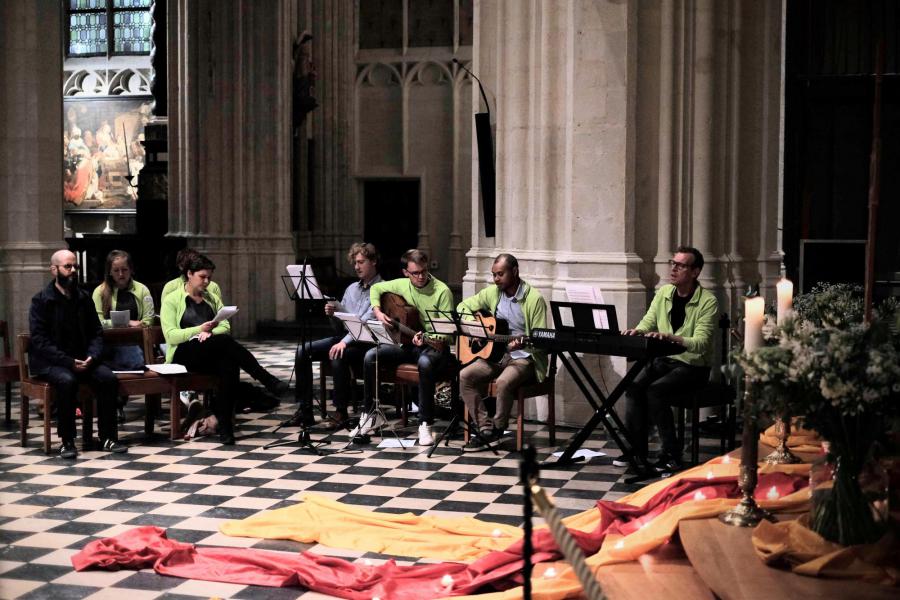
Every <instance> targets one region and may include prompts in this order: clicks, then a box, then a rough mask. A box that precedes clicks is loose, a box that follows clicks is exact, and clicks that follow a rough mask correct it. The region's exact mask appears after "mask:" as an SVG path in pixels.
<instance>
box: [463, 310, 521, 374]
mask: <svg viewBox="0 0 900 600" xmlns="http://www.w3.org/2000/svg"><path fill="white" fill-rule="evenodd" d="M477 318H478V319H480V320H481V322H482V323H483V324H484V329H485V330H486V331H487V333H488V337H486V338H476V337H469V336H465V335H464V336H461V337H460V339H459V362H460V363H462V365H463V366H467V365H469V364H470V363H472V362H473V361H474V360H475V359H476V358H482V359H484V360H486V361H489V362H494V363H496V362H500V359H501V358H503V355H504V354H505V353H506V345H507V344H508V343H509V342H511V341H513V340H516V339H520V338H524V337H525V336H522V335H509V324H508V323H507V322H506V321H505V320H503V319H498V318H497V317H494V316H492V315H489V314H478V315H477Z"/></svg>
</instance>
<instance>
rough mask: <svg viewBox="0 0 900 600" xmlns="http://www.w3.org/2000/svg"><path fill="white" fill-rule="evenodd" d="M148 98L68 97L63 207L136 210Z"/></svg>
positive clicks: (64, 135)
mask: <svg viewBox="0 0 900 600" xmlns="http://www.w3.org/2000/svg"><path fill="white" fill-rule="evenodd" d="M150 103H151V98H147V97H137V98H136V97H133V96H130V97H114V98H108V97H107V98H89V99H87V98H85V99H82V98H66V99H65V100H64V103H63V109H64V111H65V116H64V121H63V208H64V209H66V210H76V209H77V210H79V211H81V210H90V209H95V210H98V211H100V210H112V209H117V210H123V209H124V210H134V209H135V208H136V200H137V174H138V172H139V171H140V170H141V169H142V168H143V166H144V147H143V145H142V144H141V142H142V141H143V139H144V125H145V124H146V123H147V121H149V119H150V116H151V113H150Z"/></svg>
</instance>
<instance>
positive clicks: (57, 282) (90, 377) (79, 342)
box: [28, 250, 128, 458]
mask: <svg viewBox="0 0 900 600" xmlns="http://www.w3.org/2000/svg"><path fill="white" fill-rule="evenodd" d="M77 272H78V264H77V263H76V259H75V255H74V254H73V253H72V252H70V251H69V250H58V251H56V252H55V253H54V254H53V256H52V257H51V258H50V273H51V274H52V275H53V280H52V281H51V282H50V283H49V284H47V287H45V288H44V289H43V290H42V291H40V292H38V293H37V294H35V296H34V297H33V298H32V299H31V310H30V312H29V325H30V327H31V346H30V348H29V350H28V355H29V361H28V362H29V367H30V370H31V374H32V375H33V376H35V377H37V378H39V379H43V380H45V381H47V382H49V383H50V384H51V385H52V386H53V391H54V394H55V399H56V421H57V432H58V433H59V437H60V439H61V440H62V446H61V447H60V450H59V456H60V457H61V458H75V457H76V456H78V451H77V450H76V448H75V404H76V401H77V397H78V384H79V383H87V384H89V385H90V386H91V388H93V391H94V394H95V396H96V398H97V430H98V433H99V434H100V444H101V448H102V449H103V450H105V451H107V452H114V453H116V454H120V453H123V452H127V450H128V448H127V447H125V446H123V445H122V444H120V443H119V441H118V431H117V427H116V394H117V392H118V387H119V383H118V380H117V379H116V376H115V374H114V373H113V372H112V371H111V370H110V369H109V367H107V366H106V365H103V364H100V355H101V353H102V352H103V327H102V326H101V325H100V319H99V318H98V317H97V309H96V308H95V307H94V302H93V300H91V296H90V294H88V293H87V292H85V291H84V290H82V289H80V288H79V287H78V275H77Z"/></svg>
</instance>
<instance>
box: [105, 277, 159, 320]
mask: <svg viewBox="0 0 900 600" xmlns="http://www.w3.org/2000/svg"><path fill="white" fill-rule="evenodd" d="M104 285H105V284H103V283H101V284H100V285H98V286H97V287H96V288H94V293H93V294H92V295H91V298H92V299H93V300H94V306H95V307H96V308H97V317H98V318H99V319H100V324H101V325H103V329H109V328H110V327H112V319H106V318H104V316H103V298H102V296H101V295H102V293H103V286H104ZM125 291H127V292H129V293H130V294H131V295H132V296H134V299H135V301H136V304H137V309H138V318H137V320H138V321H140V322H141V323H143V324H144V325H147V326H150V325H153V317H155V316H156V310H155V307H154V305H153V296H151V295H150V290H149V289H147V286H146V285H144V284H143V283H141V282H139V281H135V280H134V279H132V280H131V285H130V286H129V287H128V289H127V290H125ZM118 305H119V288H113V291H112V304H111V305H110V306H111V310H116V307H117V306H118Z"/></svg>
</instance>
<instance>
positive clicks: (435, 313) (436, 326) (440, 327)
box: [428, 310, 457, 335]
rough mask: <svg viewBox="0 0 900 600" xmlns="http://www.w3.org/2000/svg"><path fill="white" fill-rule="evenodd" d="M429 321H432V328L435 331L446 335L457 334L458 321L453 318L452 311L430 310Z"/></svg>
mask: <svg viewBox="0 0 900 600" xmlns="http://www.w3.org/2000/svg"><path fill="white" fill-rule="evenodd" d="M428 321H429V322H430V323H431V329H432V331H433V332H434V333H443V334H446V335H456V333H457V329H456V321H454V320H453V314H452V313H451V312H450V311H442V310H429V311H428Z"/></svg>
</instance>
